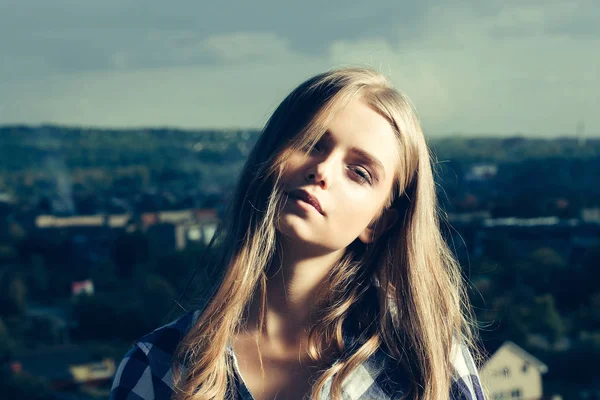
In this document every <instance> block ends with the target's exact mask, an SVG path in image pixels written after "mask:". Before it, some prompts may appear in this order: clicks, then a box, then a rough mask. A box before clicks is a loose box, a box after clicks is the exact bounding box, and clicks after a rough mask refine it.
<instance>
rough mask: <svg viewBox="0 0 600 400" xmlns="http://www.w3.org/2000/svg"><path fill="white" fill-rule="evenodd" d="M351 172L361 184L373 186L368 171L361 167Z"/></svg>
mask: <svg viewBox="0 0 600 400" xmlns="http://www.w3.org/2000/svg"><path fill="white" fill-rule="evenodd" d="M351 170H352V173H353V174H354V176H355V177H356V179H357V181H358V182H359V183H361V184H364V183H368V184H371V175H370V174H369V172H368V171H367V170H366V169H364V168H360V167H354V168H351Z"/></svg>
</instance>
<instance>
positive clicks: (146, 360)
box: [110, 311, 199, 400]
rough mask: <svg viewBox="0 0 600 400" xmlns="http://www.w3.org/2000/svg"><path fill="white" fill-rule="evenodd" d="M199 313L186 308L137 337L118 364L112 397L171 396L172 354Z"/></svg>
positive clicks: (160, 397)
mask: <svg viewBox="0 0 600 400" xmlns="http://www.w3.org/2000/svg"><path fill="white" fill-rule="evenodd" d="M198 315H199V311H194V312H188V313H186V314H184V315H183V316H181V317H180V318H178V319H176V320H175V321H173V322H171V323H169V324H167V325H164V326H162V327H160V328H158V329H155V330H154V331H152V332H150V333H148V334H146V335H144V336H143V337H142V338H140V339H139V340H138V341H137V342H136V343H135V345H134V346H133V347H132V348H131V349H130V350H129V351H128V352H127V354H125V356H124V357H123V360H122V361H121V363H120V364H119V367H118V368H117V372H116V373H115V377H114V379H113V385H112V389H111V395H110V398H111V400H129V399H135V400H140V399H144V400H145V399H163V398H164V399H167V398H170V395H171V394H172V391H173V380H172V375H171V364H172V361H173V356H174V354H175V351H176V350H177V346H178V345H179V342H180V341H181V339H183V337H184V336H185V334H186V333H187V332H188V331H189V330H190V329H191V327H192V326H193V324H194V322H195V321H196V320H197V319H198Z"/></svg>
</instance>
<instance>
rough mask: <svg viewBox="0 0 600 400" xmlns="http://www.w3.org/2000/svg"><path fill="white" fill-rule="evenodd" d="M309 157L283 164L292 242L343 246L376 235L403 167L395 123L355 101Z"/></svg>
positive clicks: (283, 219) (285, 223)
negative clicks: (374, 224) (374, 225)
mask: <svg viewBox="0 0 600 400" xmlns="http://www.w3.org/2000/svg"><path fill="white" fill-rule="evenodd" d="M326 128H327V133H326V134H325V135H324V136H323V137H322V139H321V140H320V141H319V142H318V143H317V145H316V146H315V148H314V149H313V150H312V151H311V153H310V154H308V156H307V155H306V153H305V152H301V151H297V152H294V153H293V154H292V155H291V156H290V158H289V159H288V160H287V161H286V163H285V164H284V166H283V176H282V180H281V182H282V185H283V188H284V191H285V192H286V194H287V201H286V204H285V206H284V207H283V209H282V212H281V215H280V219H279V231H280V232H281V233H282V234H284V235H285V236H286V237H288V238H289V239H290V240H291V241H292V242H297V241H300V242H302V243H303V245H310V246H311V247H312V246H313V245H314V246H315V247H316V248H319V249H320V250H322V251H323V250H324V251H328V250H330V251H335V250H340V249H343V248H345V247H346V246H348V245H349V244H350V243H352V242H353V241H354V240H355V239H356V238H359V239H361V240H362V241H363V242H368V241H370V240H371V239H370V238H371V235H372V231H371V229H370V228H369V225H370V224H371V223H372V222H373V221H374V220H375V218H376V217H377V216H378V215H379V213H380V211H381V210H382V209H383V207H384V206H385V203H386V202H387V200H388V198H389V196H390V193H391V190H392V187H393V183H394V180H395V179H396V171H397V169H398V163H399V154H398V150H399V148H398V141H397V138H396V135H395V133H394V131H393V129H392V127H391V126H390V124H389V122H388V121H387V120H386V119H385V118H383V117H382V116H381V115H379V114H378V113H377V112H376V111H374V110H373V109H371V108H370V107H369V106H367V105H366V104H365V103H363V102H362V101H360V100H358V99H357V100H354V101H352V102H350V103H349V104H348V106H346V107H345V108H344V109H342V110H341V111H340V112H339V113H338V114H336V115H335V117H333V118H331V119H330V121H329V122H328V124H327V126H326Z"/></svg>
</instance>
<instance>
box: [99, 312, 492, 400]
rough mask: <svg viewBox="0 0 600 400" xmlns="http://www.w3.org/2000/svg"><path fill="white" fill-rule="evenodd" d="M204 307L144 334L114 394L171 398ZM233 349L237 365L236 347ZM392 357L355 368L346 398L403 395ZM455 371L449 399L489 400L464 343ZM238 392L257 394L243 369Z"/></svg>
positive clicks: (455, 355)
mask: <svg viewBox="0 0 600 400" xmlns="http://www.w3.org/2000/svg"><path fill="white" fill-rule="evenodd" d="M199 315H200V311H195V312H188V313H187V314H185V315H184V316H182V317H180V318H179V319H177V320H175V321H173V322H172V323H170V324H168V325H165V326H163V327H161V328H158V329H156V330H155V331H153V332H151V333H149V334H147V335H146V336H144V337H142V338H141V339H140V340H139V341H138V342H137V343H136V344H135V346H133V348H132V349H131V350H129V351H128V352H127V354H126V355H125V357H124V358H123V361H121V363H120V365H119V367H118V369H117V372H116V374H115V378H114V381H113V386H112V390H111V395H110V399H111V400H167V399H170V398H171V395H172V394H173V377H172V375H171V364H172V359H173V355H174V353H175V350H176V349H177V346H178V344H179V342H180V341H181V339H183V337H184V336H185V334H186V333H187V332H188V330H189V329H190V328H191V327H192V326H193V324H194V323H195V321H196V320H197V318H198V316H199ZM228 353H229V355H230V356H231V357H232V358H233V361H234V365H236V366H237V359H236V358H235V354H234V353H233V351H232V349H231V347H229V348H228ZM386 359H387V357H386V356H385V354H384V353H383V352H382V351H379V352H377V353H375V354H374V355H373V356H371V357H370V358H369V359H367V360H366V361H365V362H364V363H363V364H361V365H360V366H359V367H358V368H356V369H355V370H354V371H353V372H352V373H351V374H350V375H349V376H348V377H347V379H346V380H345V381H344V383H343V384H342V394H343V399H344V400H374V399H378V400H379V399H381V400H388V399H389V400H391V399H399V398H401V397H402V395H403V394H404V393H405V391H406V388H408V382H406V380H403V377H402V375H401V374H398V375H394V376H390V370H389V368H386V365H388V363H386ZM452 360H453V365H454V374H453V379H452V387H451V391H450V393H449V396H448V397H449V398H450V399H455V400H459V399H460V400H484V396H483V392H482V389H481V384H480V381H479V377H478V374H477V370H476V368H475V364H474V362H473V358H472V357H471V354H470V353H469V352H468V350H467V349H466V348H465V347H463V346H462V345H455V346H454V348H453V349H452ZM235 377H236V381H235V384H236V386H237V398H238V399H239V400H253V397H252V395H251V393H250V391H249V390H248V388H247V387H246V386H245V385H244V383H243V380H242V379H241V377H240V375H239V372H238V371H235ZM330 385H331V379H330V380H329V382H328V384H326V385H325V387H324V389H323V392H322V396H321V397H322V398H323V399H327V398H329V395H328V394H329V389H330Z"/></svg>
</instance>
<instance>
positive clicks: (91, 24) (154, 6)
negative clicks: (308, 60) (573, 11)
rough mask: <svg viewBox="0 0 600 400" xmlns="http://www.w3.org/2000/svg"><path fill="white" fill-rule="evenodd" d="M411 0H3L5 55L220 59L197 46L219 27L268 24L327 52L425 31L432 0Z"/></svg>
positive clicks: (97, 63) (160, 62)
mask: <svg viewBox="0 0 600 400" xmlns="http://www.w3.org/2000/svg"><path fill="white" fill-rule="evenodd" d="M409 4H412V5H402V4H400V3H399V2H397V1H394V0H386V1H381V2H379V3H371V4H366V5H349V4H348V2H346V1H345V0H334V1H329V2H321V1H318V0H307V1H303V2H281V1H275V0H259V1H253V2H249V1H231V0H230V1H222V2H210V3H208V4H207V3H206V2H201V1H189V0H187V1H178V2H174V3H167V2H164V1H152V2H150V1H145V2H143V1H123V0H121V1H115V0H112V1H111V0H107V1H104V2H96V3H89V2H73V1H68V0H56V1H52V2H47V1H45V0H37V1H28V2H17V1H14V0H12V1H7V2H5V3H3V4H0V49H2V54H3V56H2V57H4V58H6V57H14V58H20V59H25V58H28V57H31V55H32V54H36V55H37V56H39V57H42V58H43V59H44V60H45V61H46V64H47V65H46V66H45V67H44V68H48V66H51V67H54V68H56V69H57V70H58V71H60V72H72V71H85V70H104V69H111V68H113V67H115V65H114V57H115V55H116V56H117V58H118V57H119V56H120V57H126V58H128V63H127V66H128V67H130V68H147V67H150V68H151V67H159V66H176V65H195V64H215V63H218V62H219V60H218V58H216V57H214V55H211V54H210V53H203V52H201V51H198V52H196V53H195V54H193V53H191V52H190V51H189V50H190V49H193V47H194V46H197V45H198V43H200V42H201V41H202V40H205V39H207V38H209V37H211V36H213V35H219V34H227V33H235V32H265V33H274V34H276V35H278V36H280V37H282V38H284V39H286V40H287V41H288V42H289V46H290V49H291V50H293V51H296V52H299V53H303V54H307V55H322V54H323V53H324V52H326V50H327V49H328V47H329V45H330V43H331V42H332V41H335V40H342V39H343V40H354V39H358V38H369V37H381V38H384V39H387V40H389V41H391V42H394V43H397V42H398V41H399V40H411V39H413V38H414V37H416V36H418V35H419V34H422V33H420V32H419V28H420V23H419V21H420V20H421V19H422V17H423V15H424V14H425V13H426V10H427V2H421V3H417V2H410V3H409ZM182 32H183V33H186V34H187V39H186V37H185V35H183V37H182V35H181V34H182ZM180 50H181V51H180ZM182 52H183V53H184V54H185V55H182V54H181V53H182ZM124 65H125V63H124V64H122V65H121V67H124Z"/></svg>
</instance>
